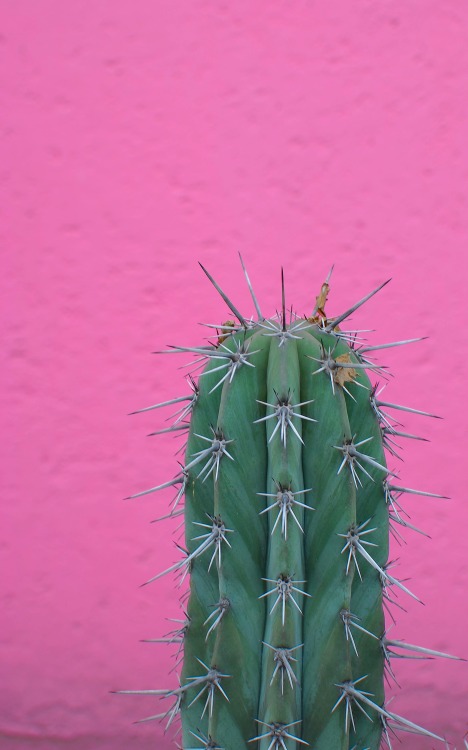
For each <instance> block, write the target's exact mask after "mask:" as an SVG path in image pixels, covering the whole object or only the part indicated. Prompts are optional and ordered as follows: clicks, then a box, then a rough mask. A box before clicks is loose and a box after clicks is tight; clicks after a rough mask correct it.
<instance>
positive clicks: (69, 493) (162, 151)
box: [0, 0, 468, 750]
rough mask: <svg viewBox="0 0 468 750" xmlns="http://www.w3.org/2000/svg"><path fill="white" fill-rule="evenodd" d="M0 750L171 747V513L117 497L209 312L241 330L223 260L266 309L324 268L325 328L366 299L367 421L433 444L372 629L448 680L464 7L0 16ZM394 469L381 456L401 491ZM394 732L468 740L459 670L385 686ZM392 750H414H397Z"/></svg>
mask: <svg viewBox="0 0 468 750" xmlns="http://www.w3.org/2000/svg"><path fill="white" fill-rule="evenodd" d="M0 7H1V8H2V11H3V12H2V24H1V30H0V31H1V35H0V55H1V81H0V107H1V132H2V146H3V150H4V153H3V156H2V159H1V162H0V185H1V193H2V196H1V206H2V209H1V210H2V217H3V221H2V229H1V235H2V236H1V247H2V257H3V271H2V274H1V305H2V308H3V309H4V313H5V315H4V320H5V321H6V328H4V334H3V345H2V348H3V353H4V354H5V355H6V357H5V364H4V366H2V370H1V373H2V378H3V385H2V387H1V389H0V393H1V398H2V402H3V403H2V408H1V414H2V421H3V429H2V434H3V442H4V447H5V451H4V455H5V460H4V462H3V467H2V477H3V491H2V511H1V531H0V535H1V547H0V554H1V570H2V573H1V587H2V590H1V599H2V616H1V629H0V660H1V672H2V678H1V681H0V684H1V687H0V690H1V696H0V705H1V712H0V713H1V718H0V747H1V748H2V750H3V748H6V749H7V750H9V749H10V748H12V750H23V749H24V750H26V749H27V748H28V749H29V748H35V749H37V750H46V749H47V748H67V749H70V750H111V749H112V750H123V748H125V749H127V748H128V747H130V746H131V747H132V750H137V749H138V750H149V748H161V750H166V748H169V747H173V744H172V742H171V739H170V737H166V738H163V737H162V730H161V728H160V726H159V725H158V724H157V723H149V724H140V725H134V724H133V723H132V722H133V721H134V720H136V719H139V718H142V717H145V716H148V715H150V714H152V713H156V712H157V711H158V710H159V709H160V703H159V702H158V701H157V700H156V701H155V700H154V699H151V698H139V697H138V698H135V697H122V696H115V695H110V693H109V691H110V690H115V689H120V688H157V687H170V686H175V685H176V677H175V674H174V673H172V674H171V675H169V676H168V672H169V670H170V669H171V667H172V666H173V661H172V659H171V658H170V655H169V653H168V649H167V648H166V647H164V646H158V645H154V644H142V643H140V642H139V640H140V639H144V638H155V637H160V636H162V635H163V634H164V633H166V632H167V631H168V630H170V629H171V627H172V626H171V624H170V623H168V622H167V620H166V618H167V617H177V616H178V613H179V608H178V601H177V592H176V591H175V590H174V586H173V582H172V580H169V579H165V580H162V581H157V582H155V583H154V584H152V585H151V586H149V587H144V588H140V584H141V583H142V582H144V581H145V580H147V579H148V578H149V577H151V576H152V575H154V574H155V573H157V572H158V571H160V570H162V569H163V568H164V567H165V566H167V565H169V564H171V563H172V562H173V561H174V560H175V559H176V558H177V555H176V551H175V548H174V545H173V539H172V537H171V528H170V526H162V525H150V523H149V522H150V521H151V520H152V519H153V518H155V517H156V516H157V515H159V514H161V513H163V512H165V510H166V508H167V503H168V501H169V499H170V498H171V497H172V493H171V492H170V491H168V492H167V494H166V495H164V494H161V493H160V494H159V496H154V495H153V496H149V497H148V498H143V499H141V500H138V501H136V500H135V501H127V502H124V501H123V500H122V498H123V497H124V496H125V495H128V494H131V493H133V492H137V491H139V490H142V489H145V488H147V487H150V486H152V485H154V484H156V483H159V482H162V481H164V480H166V479H169V478H170V477H172V476H173V475H174V474H175V472H176V469H177V464H176V461H175V458H174V457H173V453H174V447H175V446H177V445H178V443H177V439H175V440H173V439H172V438H171V439H166V438H164V437H154V438H151V439H146V438H145V434H146V433H148V432H150V431H152V430H154V429H157V428H158V427H163V426H164V417H165V416H166V415H165V414H158V413H152V414H151V413H150V414H146V415H140V416H137V417H127V416H126V414H127V412H129V411H132V410H134V409H137V408H139V407H143V406H147V405H149V404H151V403H154V402H156V401H159V400H164V399H167V398H171V397H174V396H178V395H183V394H185V392H186V390H187V389H186V385H185V383H184V379H183V375H184V372H185V371H184V370H180V369H178V367H179V365H181V364H182V363H183V361H184V360H179V359H177V358H175V357H169V356H168V357H163V356H161V357H158V358H156V356H155V355H153V354H151V351H153V350H156V349H162V348H164V347H165V346H166V345H167V344H169V343H173V344H189V345H195V344H199V343H200V342H201V341H202V337H203V336H205V335H206V331H205V330H204V329H201V328H200V327H199V326H198V323H199V322H200V321H204V322H218V321H221V320H222V319H225V318H226V317H227V313H226V308H225V306H224V304H223V303H222V302H221V300H220V299H219V298H218V297H217V295H216V292H215V291H214V290H213V289H212V288H211V287H210V285H209V283H208V281H207V280H206V279H205V278H204V277H203V274H202V273H201V271H200V270H199V268H198V266H197V262H196V261H197V260H200V261H202V262H203V263H205V264H206V265H207V266H208V268H209V269H210V270H211V271H212V273H213V274H214V275H215V276H216V277H217V279H218V280H219V282H220V283H221V284H222V286H224V287H225V289H226V291H227V292H228V293H229V294H231V295H232V297H233V298H234V299H235V301H236V303H237V304H238V305H239V306H240V307H241V309H242V310H243V311H244V312H245V314H247V315H250V314H251V313H252V312H253V310H252V305H251V303H250V301H249V297H248V292H247V290H246V287H245V284H244V283H243V279H242V274H241V270H240V265H239V262H238V257H237V252H238V251H239V250H240V251H241V252H242V253H243V255H244V258H245V261H246V263H247V265H248V268H249V272H250V275H251V278H252V280H253V282H254V285H255V288H256V291H257V294H258V296H259V298H260V300H261V301H262V305H263V307H264V308H265V310H266V311H268V312H270V313H273V312H274V310H275V308H276V307H277V306H278V305H279V302H280V293H279V268H280V265H281V264H283V265H284V268H285V274H286V284H287V294H288V300H289V301H294V304H295V307H296V309H297V310H298V311H299V312H300V313H303V312H306V311H310V310H311V308H312V305H313V302H314V300H315V295H316V294H317V293H318V289H319V287H320V284H321V282H322V281H323V278H324V276H325V275H326V273H327V272H328V269H329V267H330V265H331V263H332V262H334V263H335V271H334V275H333V277H332V291H331V295H330V301H329V312H331V313H332V314H337V313H338V312H341V311H342V310H343V309H344V308H345V307H347V306H349V305H350V304H352V303H353V302H354V301H356V300H357V299H359V298H360V297H361V296H363V295H364V294H365V293H367V292H368V291H369V290H370V289H372V288H373V287H374V286H376V285H377V284H378V283H380V282H381V281H383V280H385V279H386V278H388V277H393V280H392V282H391V284H389V285H388V287H386V288H385V290H384V291H382V292H381V293H380V294H379V295H378V296H377V297H376V298H375V299H374V300H372V301H371V302H369V303H368V304H367V306H366V307H365V308H363V309H362V310H361V311H359V313H357V314H356V315H355V316H354V318H353V324H354V325H355V326H357V327H360V328H375V329H377V332H376V333H375V334H370V340H371V342H373V343H377V342H384V341H392V340H397V339H401V338H406V337H413V336H422V335H428V336H430V338H429V340H428V341H424V342H421V343H419V344H416V345H414V346H412V347H405V348H400V349H398V350H390V351H388V352H387V353H385V352H383V353H382V354H381V355H380V357H379V361H380V362H381V363H385V364H388V365H389V366H390V367H391V368H392V371H393V373H394V374H395V376H396V377H395V378H394V379H393V380H392V381H391V383H390V385H389V386H388V388H387V390H386V395H387V396H388V398H389V399H390V400H393V401H396V402H400V403H404V404H409V405H412V406H414V407H416V408H422V409H428V410H431V411H434V412H435V413H437V414H440V415H442V416H443V417H444V419H443V420H428V419H424V418H422V417H411V418H410V416H408V418H407V419H404V422H405V426H406V428H407V429H408V430H409V431H413V432H414V431H416V432H418V433H420V434H422V435H424V436H426V437H428V438H430V440H431V442H430V443H427V444H424V443H416V442H412V444H410V445H408V446H407V448H406V450H405V463H404V464H399V468H400V470H401V479H402V481H404V482H405V483H406V484H407V485H409V486H414V487H419V488H422V489H428V490H432V491H435V492H442V493H444V494H447V495H449V496H450V497H451V498H452V499H451V500H450V501H449V502H448V501H443V500H426V499H423V498H408V499H407V502H406V508H407V509H408V511H409V512H410V513H411V520H412V522H413V523H414V524H416V525H418V526H421V527H422V528H424V529H425V530H427V531H428V532H429V533H430V534H431V536H432V540H428V539H426V538H424V537H420V536H419V535H417V534H414V533H412V532H409V533H408V534H407V535H406V537H407V538H408V541H409V544H408V546H405V547H403V548H399V547H397V546H396V545H394V547H393V556H396V555H399V556H400V560H401V565H400V566H399V568H398V569H397V570H398V576H399V577H401V578H405V577H407V576H408V577H410V579H411V581H410V584H409V585H410V587H411V588H413V589H414V590H415V591H416V592H417V593H418V594H419V595H420V596H421V598H422V599H423V601H424V602H425V607H422V606H421V605H418V604H417V603H415V602H413V601H412V600H407V601H404V599H405V597H404V596H403V595H401V596H400V597H399V601H401V603H402V604H404V606H405V607H407V610H408V611H407V614H405V613H399V615H398V625H397V627H396V628H394V629H393V630H392V631H391V635H392V636H395V637H400V638H406V639H407V640H408V641H409V642H416V643H420V644H422V645H426V646H429V647H433V648H436V649H441V650H448V651H450V652H453V653H456V654H459V655H461V656H465V657H468V645H467V638H466V629H467V615H468V597H467V596H466V592H467V590H468V581H467V576H468V573H467V555H466V544H467V543H466V538H467V537H466V529H467V524H468V504H467V501H466V470H467V454H466V438H467V419H466V418H467V409H466V387H465V381H466V376H465V370H466V363H465V358H466V352H467V333H466V331H467V323H468V312H467V305H466V294H467V291H466V282H467V277H466V266H465V264H466V261H465V257H466V256H465V253H466V248H467V246H468V210H467V208H468V207H467V198H468V188H467V185H468V137H467V133H468V95H467V94H468V45H467V29H468V5H467V4H466V3H463V2H459V1H458V0H444V2H440V0H409V2H401V1H400V0H393V1H391V0H354V1H353V2H348V0H330V1H329V0H326V1H325V0H321V1H319V0H317V1H315V2H313V1H312V0H288V1H287V2H286V1H284V2H282V1H281V0H268V2H266V1H265V2H252V0H250V1H249V2H247V0H236V2H228V1H227V0H211V1H208V0H205V1H203V0H170V2H162V1H161V0H159V2H158V1H156V2H154V0H132V1H130V0H113V2H104V1H103V0H95V2H92V3H89V2H85V1H84V0H74V2H63V0H35V1H34V2H33V1H32V0H29V2H28V0H15V2H14V3H12V2H8V0H7V1H5V0H3V2H1V3H0ZM397 463H398V462H390V465H391V466H392V467H393V468H395V466H396V464H397ZM395 668H396V669H397V674H398V678H399V682H400V683H401V685H402V689H401V690H396V691H395V694H396V696H397V697H396V698H395V700H394V701H393V703H392V704H391V707H392V710H394V711H395V712H397V713H401V714H403V715H404V716H407V717H408V718H411V719H412V720H414V721H416V722H419V723H422V724H425V725H427V726H428V727H430V728H431V729H433V730H434V731H436V732H439V733H444V734H447V735H448V737H449V738H450V740H451V742H453V743H454V744H456V746H457V748H458V750H461V748H462V737H463V735H464V733H465V732H466V730H467V729H468V706H467V702H468V699H467V694H468V665H467V664H465V663H463V662H449V661H427V662H417V663H414V662H409V663H407V662H405V663H400V662H398V663H397V664H396V665H395ZM401 737H402V740H403V742H402V744H401V745H398V746H399V747H401V749H402V750H409V748H411V749H412V750H419V749H420V748H421V749H422V748H428V750H430V749H431V748H432V747H434V746H435V745H436V744H438V743H435V742H433V741H431V740H425V739H424V740H420V739H418V738H415V737H414V736H413V735H409V734H402V735H401Z"/></svg>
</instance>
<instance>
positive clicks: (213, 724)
mask: <svg viewBox="0 0 468 750" xmlns="http://www.w3.org/2000/svg"><path fill="white" fill-rule="evenodd" d="M241 262H242V258H241ZM242 266H243V269H244V273H245V277H246V280H247V283H248V286H249V289H250V293H251V295H252V298H253V302H254V306H255V309H256V319H255V320H254V319H246V318H244V316H243V315H242V314H241V313H240V312H239V310H237V308H236V307H235V306H234V304H233V303H232V302H231V301H230V300H229V299H228V298H227V297H226V295H225V294H224V292H223V291H222V290H221V289H220V287H219V286H218V284H217V283H216V282H215V281H214V279H213V278H212V277H211V276H210V274H209V273H208V272H207V271H206V270H205V269H204V268H203V266H202V268H203V270H204V271H205V273H206V275H207V276H208V278H209V279H210V281H211V282H212V283H213V285H214V286H215V288H216V289H217V290H218V292H219V293H220V294H221V296H222V298H223V300H224V301H225V302H226V304H227V305H228V307H229V308H230V310H231V311H232V313H233V315H234V316H235V319H236V321H232V320H231V321H228V322H226V323H225V324H224V325H223V326H216V328H217V329H218V339H217V341H216V343H215V344H214V345H210V346H200V347H182V346H179V347H172V348H171V350H170V351H172V352H187V353H189V354H191V355H194V358H195V364H196V366H197V368H200V366H202V367H203V368H204V369H203V371H202V372H201V374H200V376H199V379H198V382H196V381H195V379H194V378H193V377H192V376H189V383H190V386H191V393H190V395H187V396H184V397H181V398H176V399H173V400H172V401H168V402H165V403H162V404H156V405H155V406H152V407H148V408H147V409H143V410H140V411H146V410H148V409H156V408H160V407H164V406H169V405H172V404H175V405H177V408H178V411H177V412H176V415H175V422H174V424H173V425H172V427H170V428H168V429H165V430H160V431H158V432H159V433H161V432H179V431H180V433H181V434H184V435H186V436H187V447H186V454H185V461H184V463H183V464H182V465H181V470H180V472H179V473H178V474H177V475H176V476H175V478H174V479H172V480H170V481H168V482H166V483H164V484H161V485H158V486H157V487H153V488H151V489H150V490H146V491H144V492H140V493H138V494H137V495H133V496H132V497H140V496H142V495H146V494H148V493H151V492H154V491H157V490H160V489H164V488H168V487H172V488H173V489H174V490H175V491H176V495H175V498H174V500H173V503H172V508H171V510H170V513H169V514H168V515H166V516H163V517H164V518H167V517H170V518H174V517H176V516H179V515H184V520H185V546H186V549H185V550H184V551H183V556H182V558H181V559H179V560H178V561H177V562H176V563H175V564H174V565H172V566H171V567H169V568H168V569H167V570H165V571H163V572H160V573H158V574H157V575H155V576H154V577H153V578H151V579H150V580H149V581H147V583H151V582H152V581H155V580H157V579H159V578H160V577H161V576H163V575H166V574H169V573H176V574H177V576H179V578H180V583H179V585H182V584H183V583H184V582H186V581H188V577H189V580H190V588H189V592H188V600H187V602H186V611H185V615H184V620H183V621H181V623H180V625H181V627H180V629H178V630H176V631H174V632H173V633H171V634H169V636H168V637H167V638H166V639H161V640H166V641H168V642H170V643H177V644H178V647H179V652H180V654H181V653H182V651H183V667H182V673H181V677H180V684H179V687H177V688H175V689H172V690H142V691H120V692H126V693H143V694H152V695H157V696H159V697H163V698H166V699H168V700H169V701H170V705H169V708H168V709H167V710H165V711H164V712H163V713H161V714H157V715H156V716H154V717H149V718H155V719H158V718H162V719H164V720H165V722H166V727H169V726H170V725H171V724H172V723H173V722H175V721H176V720H178V718H179V717H180V718H181V731H182V748H184V750H195V749H196V750H199V748H211V750H247V749H248V748H258V749H259V750H299V749H300V748H302V747H309V746H310V747H311V748H313V750H377V748H379V747H380V745H381V742H382V741H385V742H386V743H387V745H388V746H389V747H390V748H391V747H392V737H393V735H394V733H395V731H396V730H398V729H401V730H406V731H410V732H416V733H419V734H422V735H426V736H427V737H430V738H433V739H438V740H442V741H444V740H443V738H442V737H439V736H438V735H437V734H435V733H433V732H431V731H429V730H427V729H424V728H423V727H420V726H418V725H417V724H415V723H413V722H412V721H410V720H408V719H406V718H403V717H401V716H399V715H396V714H395V713H393V712H392V711H391V710H390V708H389V707H388V705H387V704H386V702H385V694H384V677H385V676H387V677H388V678H393V677H394V675H393V670H392V657H394V656H398V657H402V656H404V655H405V653H406V655H407V656H408V658H415V657H419V658H421V657H424V656H433V655H438V656H445V657H447V658H455V657H451V656H450V655H448V654H442V653H439V652H436V651H433V650H431V649H426V648H423V647H419V646H414V645H412V644H408V643H406V642H402V641H396V640H391V639H390V638H389V637H387V634H386V630H385V621H384V609H385V608H388V607H391V605H392V602H393V603H394V596H395V594H396V593H397V592H400V591H401V592H402V594H404V595H406V596H410V597H413V598H415V599H417V597H416V596H415V594H413V593H412V592H411V591H410V590H409V589H408V588H407V587H406V585H404V584H403V583H402V582H401V581H400V580H399V579H398V578H396V577H395V576H394V572H393V570H392V563H389V562H388V546H389V531H393V532H394V533H395V534H399V531H398V526H400V527H410V528H411V529H415V527H414V526H412V525H411V524H410V523H409V522H408V521H406V520H405V519H404V516H403V514H402V512H401V508H400V498H401V496H402V495H403V494H405V493H415V494H419V495H427V496H430V497H442V496H441V495H437V494H435V493H429V492H424V491H419V490H414V489H410V488H407V487H403V486H401V485H400V484H399V483H398V478H397V475H396V473H394V472H393V471H391V470H390V469H389V468H387V462H386V456H385V451H388V452H390V454H392V455H397V452H396V448H397V447H398V446H397V444H396V443H395V438H397V437H406V438H410V439H411V438H416V439H417V437H416V436H415V435H410V434H408V433H404V432H402V431H400V430H399V429H398V427H399V423H398V422H397V420H396V419H394V418H393V417H392V416H390V414H391V411H392V409H396V410H406V411H410V412H415V413H417V414H426V415H427V416H434V415H430V414H427V413H426V412H421V411H419V410H415V409H410V408H407V407H404V406H399V405H397V404H392V403H389V402H387V401H384V400H382V399H381V398H380V393H381V391H380V390H378V383H374V384H372V383H371V380H370V379H369V374H368V373H370V374H371V375H374V376H375V375H377V376H380V377H385V375H386V370H385V368H383V367H381V366H378V365H377V364H374V363H373V355H372V354H370V353H371V352H374V351H376V350H378V349H384V348H387V347H391V346H399V345H403V344H407V343H411V342H413V341H419V340H420V339H411V340H409V341H398V342H394V343H390V344H383V345H380V346H368V345H365V344H363V343H360V341H361V340H360V338H359V332H353V331H351V332H350V331H345V330H342V329H341V327H340V326H341V324H342V322H343V321H345V320H346V318H348V316H349V315H351V313H353V312H354V311H355V310H356V309H357V308H358V307H360V306H361V305H362V304H363V303H364V302H366V301H367V300H368V299H369V298H370V297H371V296H373V295H374V294H375V293H376V292H378V291H379V290H380V289H381V288H382V287H383V286H384V285H385V284H386V283H387V282H385V283H384V284H381V285H380V286H379V287H378V288H377V289H375V290H374V291H372V292H371V293H370V294H368V295H367V296H366V297H364V299H362V300H360V301H359V302H358V303H357V304H355V305H353V306H352V307H351V308H350V309H349V310H346V312H344V313H343V314H341V315H339V316H336V317H332V318H330V317H328V316H327V314H326V312H325V303H326V300H327V295H328V292H329V281H330V275H331V272H330V274H329V276H328V277H327V279H326V281H325V282H324V284H323V285H322V288H321V291H320V293H319V295H318V297H317V299H316V305H315V307H314V310H313V311H312V313H311V315H310V316H309V317H303V318H301V317H298V316H297V315H296V314H295V313H293V311H292V308H291V311H290V312H287V310H286V304H285V294H284V282H283V283H282V307H281V310H280V312H279V313H278V314H277V315H276V316H275V317H273V318H270V319H267V318H264V317H263V315H262V313H261V311H260V307H259V304H258V301H257V298H256V296H255V294H254V292H253V289H252V286H251V284H250V280H249V277H248V275H247V272H246V270H245V267H244V264H243V263H242ZM214 327H215V326H213V328H214ZM388 410H390V412H389V411H388ZM153 434H158V433H153ZM183 497H185V503H184V508H183V507H182V498H183ZM415 530H416V531H419V530H418V529H415Z"/></svg>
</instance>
